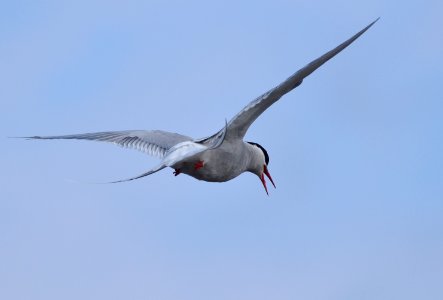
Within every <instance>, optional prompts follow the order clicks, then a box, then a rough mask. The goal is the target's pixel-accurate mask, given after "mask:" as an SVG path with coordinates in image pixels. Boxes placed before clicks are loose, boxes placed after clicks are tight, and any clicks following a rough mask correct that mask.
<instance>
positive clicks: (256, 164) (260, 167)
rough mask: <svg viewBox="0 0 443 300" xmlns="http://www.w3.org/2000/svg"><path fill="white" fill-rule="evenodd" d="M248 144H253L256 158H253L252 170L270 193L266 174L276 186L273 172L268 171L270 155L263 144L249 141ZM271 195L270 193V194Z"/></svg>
mask: <svg viewBox="0 0 443 300" xmlns="http://www.w3.org/2000/svg"><path fill="white" fill-rule="evenodd" d="M248 144H250V145H252V146H253V149H254V158H253V159H252V166H251V169H250V171H251V172H252V173H254V174H256V175H257V176H258V177H259V178H260V180H261V182H262V183H263V187H264V188H265V191H266V194H268V188H267V187H266V181H265V175H266V176H267V177H268V178H269V180H270V181H271V183H272V185H273V186H274V187H275V184H274V181H273V180H272V177H271V174H269V171H268V164H269V155H268V152H267V151H266V149H265V148H263V146H261V145H260V144H257V143H253V142H248ZM268 195H269V194H268Z"/></svg>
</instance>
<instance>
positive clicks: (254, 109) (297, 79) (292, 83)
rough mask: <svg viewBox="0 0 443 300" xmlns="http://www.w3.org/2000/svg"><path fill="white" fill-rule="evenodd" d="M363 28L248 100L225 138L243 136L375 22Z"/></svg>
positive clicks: (230, 125) (229, 126) (231, 124)
mask: <svg viewBox="0 0 443 300" xmlns="http://www.w3.org/2000/svg"><path fill="white" fill-rule="evenodd" d="M377 21H378V19H376V20H375V21H374V22H372V23H371V24H369V25H368V26H366V27H365V28H363V29H362V30H361V31H359V32H358V33H356V34H355V35H354V36H352V37H351V38H349V39H348V40H346V41H345V42H343V43H342V44H340V45H338V46H337V47H335V48H334V49H332V50H331V51H329V52H327V53H325V54H324V55H322V56H320V57H319V58H317V59H315V60H313V61H312V62H310V63H309V64H307V65H306V66H305V67H303V68H301V69H300V70H298V71H297V72H295V73H294V74H293V75H292V76H290V77H289V78H288V79H286V80H285V81H283V82H282V83H281V84H279V85H278V86H276V87H274V88H273V89H271V90H269V91H267V92H266V93H264V94H263V95H261V96H259V97H258V98H256V99H255V100H253V101H252V102H250V103H249V104H248V105H247V106H246V107H245V108H243V109H242V110H241V111H240V112H239V113H238V114H237V115H236V116H235V117H234V118H232V120H231V121H230V122H229V124H228V132H227V134H226V139H237V138H243V137H244V136H245V134H246V132H247V130H248V128H249V126H251V124H252V123H253V122H254V121H255V120H256V119H257V118H258V117H259V116H260V115H261V114H262V113H263V112H264V111H265V110H266V109H267V108H268V107H270V106H271V105H272V104H274V103H275V102H276V101H277V100H279V99H280V98H281V97H282V96H283V95H285V94H286V93H288V92H290V91H291V90H293V89H294V88H296V87H297V86H299V85H300V84H301V83H302V81H303V79H304V78H306V77H307V76H309V75H310V74H311V73H312V72H314V71H315V70H317V69H318V68H319V67H320V66H321V65H323V64H324V63H325V62H327V61H328V60H330V59H331V58H333V57H334V56H335V55H337V54H338V53H339V52H341V51H342V50H343V49H345V48H346V47H348V46H349V45H350V44H352V42H354V41H355V40H356V39H357V38H359V37H360V36H361V35H362V34H363V33H365V31H366V30H368V29H369V28H370V27H371V26H372V25H374V23H375V22H377Z"/></svg>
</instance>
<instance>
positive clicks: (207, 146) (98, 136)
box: [22, 18, 379, 195]
mask: <svg viewBox="0 0 443 300" xmlns="http://www.w3.org/2000/svg"><path fill="white" fill-rule="evenodd" d="M378 20H379V18H377V19H376V20H375V21H373V22H372V23H370V24H369V25H367V26H366V27H364V28H363V29H362V30H360V31H359V32H357V33H356V34H355V35H353V36H352V37H350V38H349V39H347V40H346V41H344V42H343V43H341V44H340V45H338V46H337V47H335V48H333V49H332V50H330V51H328V52H326V53H325V54H323V55H322V56H320V57H318V58H317V59H314V60H313V61H311V62H310V63H308V64H307V65H305V66H304V67H302V68H301V69H299V70H298V71H296V72H295V73H293V74H292V75H291V76H290V77H288V78H287V79H286V80H284V81H283V82H281V83H280V84H279V85H277V86H275V87H274V88H272V89H270V90H268V91H267V92H265V93H264V94H262V95H260V96H259V97H257V98H256V99H254V100H253V101H251V102H250V103H249V104H247V105H246V106H245V107H244V108H243V109H242V110H240V112H239V113H237V114H236V115H235V116H234V117H233V118H232V119H231V120H230V121H229V122H227V121H225V125H224V127H223V128H222V129H220V130H219V131H218V132H216V133H215V134H213V135H211V136H209V137H205V138H200V139H194V138H191V137H189V136H186V135H182V134H178V133H173V132H167V131H163V130H125V131H108V132H94V133H83V134H70V135H56V136H28V137H22V138H26V139H38V140H54V139H67V140H70V139H75V140H91V141H100V142H109V143H114V144H117V145H119V146H122V147H125V148H132V149H136V150H139V151H142V152H144V153H146V154H148V155H151V156H157V157H158V158H160V163H158V164H157V165H156V166H155V167H153V168H151V169H150V170H149V171H147V172H144V173H143V174H141V175H138V176H135V177H131V178H127V179H123V180H117V181H112V182H109V183H117V182H124V181H130V180H135V179H139V178H142V177H145V176H148V175H151V174H153V173H156V172H158V171H160V170H162V169H164V168H166V167H171V168H173V169H174V171H173V174H174V175H175V176H177V175H179V174H187V175H189V176H192V177H194V178H196V179H198V180H203V181H208V182H226V181H229V180H231V179H234V178H236V177H237V176H239V175H240V174H242V173H244V172H250V173H253V174H255V175H257V176H258V177H259V179H260V181H261V183H262V185H263V187H264V189H265V192H266V194H267V195H269V192H268V188H267V185H266V179H265V176H266V177H267V178H268V179H269V180H270V182H271V183H272V185H273V186H274V188H275V187H276V185H275V183H274V180H273V179H272V177H271V174H270V173H269V169H268V165H269V154H268V152H267V151H266V149H265V148H264V147H263V146H261V145H260V144H258V143H255V142H248V141H244V137H245V135H246V133H247V131H248V129H249V127H250V126H251V125H252V123H253V122H254V121H255V120H256V119H257V118H258V117H259V116H260V115H261V114H262V113H263V112H264V111H265V110H266V109H268V108H269V107H270V106H271V105H272V104H274V103H275V102H277V101H278V100H279V99H280V98H281V97H282V96H283V95H285V94H287V93H289V92H290V91H292V90H293V89H295V88H296V87H298V86H299V85H300V84H301V83H302V82H303V80H304V79H305V78H306V77H307V76H309V75H310V74H311V73H313V72H314V71H315V70H317V69H318V68H319V67H320V66H321V65H323V64H324V63H326V62H327V61H328V60H330V59H331V58H333V57H334V56H335V55H337V54H338V53H339V52H341V51H342V50H343V49H345V48H346V47H348V46H349V45H350V44H351V43H353V42H354V41H355V40H356V39H358V38H359V37H360V36H361V35H362V34H363V33H365V32H366V31H367V30H368V29H369V28H370V27H371V26H372V25H374V24H375V22H377V21H378Z"/></svg>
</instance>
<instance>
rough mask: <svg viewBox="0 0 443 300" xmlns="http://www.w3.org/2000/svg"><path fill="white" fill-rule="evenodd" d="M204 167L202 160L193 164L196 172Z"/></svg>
mask: <svg viewBox="0 0 443 300" xmlns="http://www.w3.org/2000/svg"><path fill="white" fill-rule="evenodd" d="M204 165H205V164H204V162H203V161H202V160H199V161H198V162H196V163H195V164H194V170H195V171H197V170H198V169H200V168H203V166H204Z"/></svg>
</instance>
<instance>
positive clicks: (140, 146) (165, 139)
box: [26, 130, 192, 158]
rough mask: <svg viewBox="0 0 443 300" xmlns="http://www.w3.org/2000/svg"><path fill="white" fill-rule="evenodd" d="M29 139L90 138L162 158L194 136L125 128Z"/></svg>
mask: <svg viewBox="0 0 443 300" xmlns="http://www.w3.org/2000/svg"><path fill="white" fill-rule="evenodd" d="M26 138H28V139H40V140H55V139H64V140H89V141H99V142H108V143H113V144H116V145H118V146H121V147H124V148H129V149H135V150H139V151H142V152H144V153H146V154H148V155H152V156H158V157H160V158H162V157H163V156H165V154H166V152H167V151H168V150H169V149H170V148H172V147H173V146H175V145H177V144H178V143H182V142H185V141H191V140H192V138H190V137H187V136H184V135H181V134H178V133H172V132H167V131H162V130H125V131H107V132H94V133H82V134H70V135H55V136H31V137H26Z"/></svg>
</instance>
